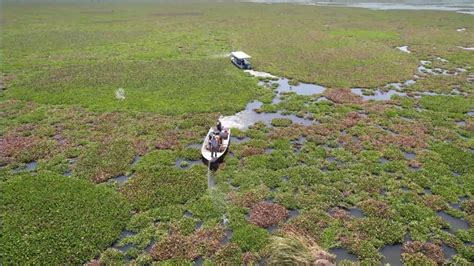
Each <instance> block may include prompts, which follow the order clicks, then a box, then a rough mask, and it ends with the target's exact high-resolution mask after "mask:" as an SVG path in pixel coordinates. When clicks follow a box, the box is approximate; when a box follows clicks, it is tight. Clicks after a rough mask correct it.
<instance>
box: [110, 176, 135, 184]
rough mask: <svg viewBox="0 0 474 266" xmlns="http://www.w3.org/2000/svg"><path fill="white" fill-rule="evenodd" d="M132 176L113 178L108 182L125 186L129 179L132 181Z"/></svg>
mask: <svg viewBox="0 0 474 266" xmlns="http://www.w3.org/2000/svg"><path fill="white" fill-rule="evenodd" d="M130 177H131V175H130V176H126V175H119V176H116V177H112V178H111V179H109V180H108V181H107V182H113V181H115V182H117V183H118V184H119V185H123V184H125V183H126V182H127V181H128V180H129V179H130Z"/></svg>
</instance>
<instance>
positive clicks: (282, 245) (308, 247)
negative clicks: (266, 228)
mask: <svg viewBox="0 0 474 266" xmlns="http://www.w3.org/2000/svg"><path fill="white" fill-rule="evenodd" d="M266 249H267V260H266V263H268V264H269V265H334V262H335V256H334V255H332V254H330V253H328V252H326V251H324V250H323V249H322V248H321V247H319V246H318V245H317V244H316V243H315V242H314V241H311V240H310V238H307V237H303V236H301V235H298V234H295V233H294V232H290V231H287V232H286V233H285V234H284V235H283V236H273V237H272V238H270V244H269V245H268V247H267V248H266Z"/></svg>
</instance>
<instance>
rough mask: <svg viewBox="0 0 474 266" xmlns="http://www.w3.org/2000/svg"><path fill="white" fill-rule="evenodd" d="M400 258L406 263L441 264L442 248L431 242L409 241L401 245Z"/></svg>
mask: <svg viewBox="0 0 474 266" xmlns="http://www.w3.org/2000/svg"><path fill="white" fill-rule="evenodd" d="M402 252H403V253H402V260H403V262H404V263H406V264H438V265H439V264H442V263H443V262H444V253H443V249H442V248H441V247H440V246H438V245H436V244H433V243H429V242H420V241H409V242H407V243H405V244H404V245H403V248H402Z"/></svg>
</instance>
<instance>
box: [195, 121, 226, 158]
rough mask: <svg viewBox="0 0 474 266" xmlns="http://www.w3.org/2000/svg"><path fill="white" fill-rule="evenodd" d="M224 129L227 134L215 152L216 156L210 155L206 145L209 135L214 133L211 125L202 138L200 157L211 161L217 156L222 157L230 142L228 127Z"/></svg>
mask: <svg viewBox="0 0 474 266" xmlns="http://www.w3.org/2000/svg"><path fill="white" fill-rule="evenodd" d="M224 130H227V132H228V133H229V134H228V135H227V138H226V139H223V140H222V144H221V147H220V149H219V151H218V152H217V156H215V157H212V156H211V150H210V149H209V147H208V143H209V136H210V135H211V134H213V133H214V128H212V127H211V128H210V129H209V132H208V133H207V135H206V137H205V138H204V143H203V144H202V148H201V153H202V157H204V159H206V160H207V161H208V162H211V163H213V162H215V161H217V160H218V159H219V158H221V157H222V155H224V154H225V153H226V152H227V149H228V148H229V144H230V129H227V128H226V129H224Z"/></svg>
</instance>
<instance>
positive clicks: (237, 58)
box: [230, 51, 252, 69]
mask: <svg viewBox="0 0 474 266" xmlns="http://www.w3.org/2000/svg"><path fill="white" fill-rule="evenodd" d="M230 55H231V57H230V61H231V62H232V63H233V64H234V65H235V66H236V67H238V68H240V69H252V64H251V63H250V61H249V59H250V58H252V57H251V56H250V55H248V54H246V53H244V52H242V51H237V52H232V53H230Z"/></svg>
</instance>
